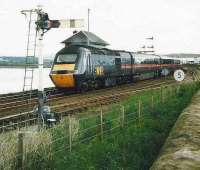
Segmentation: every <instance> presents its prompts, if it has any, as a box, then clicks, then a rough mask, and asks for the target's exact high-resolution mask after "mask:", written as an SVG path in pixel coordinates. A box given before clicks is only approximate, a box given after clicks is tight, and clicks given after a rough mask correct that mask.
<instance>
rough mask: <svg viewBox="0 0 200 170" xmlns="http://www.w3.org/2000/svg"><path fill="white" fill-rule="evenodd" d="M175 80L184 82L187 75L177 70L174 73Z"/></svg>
mask: <svg viewBox="0 0 200 170" xmlns="http://www.w3.org/2000/svg"><path fill="white" fill-rule="evenodd" d="M174 78H175V80H176V81H183V80H184V78H185V73H184V71H183V70H176V71H175V72H174Z"/></svg>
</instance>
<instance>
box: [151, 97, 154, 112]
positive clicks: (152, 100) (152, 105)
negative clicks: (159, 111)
mask: <svg viewBox="0 0 200 170" xmlns="http://www.w3.org/2000/svg"><path fill="white" fill-rule="evenodd" d="M151 108H152V110H153V108H154V96H153V94H152V96H151Z"/></svg>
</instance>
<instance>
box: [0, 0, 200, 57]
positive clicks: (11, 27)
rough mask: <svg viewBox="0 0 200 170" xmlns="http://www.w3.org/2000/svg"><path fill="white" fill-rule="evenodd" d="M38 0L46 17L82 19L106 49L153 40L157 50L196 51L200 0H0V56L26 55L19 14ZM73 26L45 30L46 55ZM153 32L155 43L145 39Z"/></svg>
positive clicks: (24, 27) (199, 38) (24, 32)
mask: <svg viewBox="0 0 200 170" xmlns="http://www.w3.org/2000/svg"><path fill="white" fill-rule="evenodd" d="M38 4H40V5H42V6H43V10H44V11H45V12H47V13H48V14H49V17H50V19H67V18H85V20H86V22H85V23H86V26H85V28H84V29H85V30H87V9H88V8H90V9H91V13H90V14H91V15H90V18H91V19H90V31H91V32H93V33H95V34H97V35H98V36H100V37H101V38H103V39H104V40H106V41H107V42H109V43H110V44H111V46H110V48H114V49H123V50H131V51H137V50H139V49H140V47H141V46H142V45H144V44H147V45H151V43H153V44H154V46H155V49H156V52H157V53H160V54H166V53H180V52H181V53H200V19H199V17H200V0H123V1H122V0H1V5H0V23H1V27H0V55H14V56H19V55H21V56H24V55H25V47H26V42H27V37H26V35H27V27H28V26H27V20H26V19H25V17H24V16H23V15H22V14H20V11H21V10H23V9H31V8H34V7H36V6H37V5H38ZM72 32H73V29H54V30H53V29H52V30H51V31H49V32H48V33H46V35H45V37H44V38H45V40H44V54H45V55H47V54H54V53H56V51H58V50H59V49H60V48H62V47H63V45H62V44H60V42H61V41H62V40H64V39H66V38H68V37H69V36H71V35H72ZM151 36H154V37H155V40H154V41H153V42H148V41H146V40H145V38H146V37H151Z"/></svg>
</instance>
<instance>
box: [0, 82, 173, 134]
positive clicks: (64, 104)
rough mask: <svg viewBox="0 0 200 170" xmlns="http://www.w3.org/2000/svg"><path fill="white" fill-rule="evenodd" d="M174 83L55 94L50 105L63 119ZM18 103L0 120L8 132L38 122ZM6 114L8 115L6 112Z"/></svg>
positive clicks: (30, 111)
mask: <svg viewBox="0 0 200 170" xmlns="http://www.w3.org/2000/svg"><path fill="white" fill-rule="evenodd" d="M172 83H175V82H174V80H164V79H161V80H160V79H159V80H145V81H142V82H137V83H131V84H126V85H121V86H117V87H113V88H107V89H101V90H95V91H90V92H87V93H84V94H71V95H68V96H66V95H64V94H55V95H52V96H51V97H50V98H49V99H48V104H49V105H50V107H51V110H52V111H53V112H55V113H57V115H58V116H59V117H62V116H65V115H67V114H69V113H70V114H72V113H75V112H78V111H81V110H84V109H87V108H89V107H95V106H99V105H107V104H110V103H115V102H119V101H120V100H122V99H124V98H127V97H128V96H129V95H131V94H133V93H137V92H141V91H143V90H146V89H152V88H158V87H160V86H162V85H169V84H172ZM17 103H18V104H19V105H17V106H16V105H15V106H12V105H10V106H8V107H14V108H12V109H11V108H10V109H9V111H10V114H9V115H7V116H2V117H1V118H0V128H1V129H4V130H7V129H9V128H10V127H12V128H10V129H13V128H14V129H15V128H16V127H19V122H21V125H22V126H24V125H25V124H26V123H27V122H28V124H33V123H34V122H35V121H37V115H36V114H34V112H35V111H34V110H33V109H31V110H28V109H27V105H25V104H21V102H17ZM12 104H14V103H12ZM15 104H16V103H15ZM34 104H35V99H33V101H32V106H33V105H34ZM7 105H8V104H7ZM8 107H7V109H6V111H7V113H9V111H8ZM29 108H30V107H29ZM32 108H33V107H32ZM1 109H2V108H1ZM13 110H15V112H13ZM11 111H12V112H11ZM0 113H3V112H0ZM4 113H6V112H5V110H4ZM13 126H14V127H13ZM1 129H0V131H1Z"/></svg>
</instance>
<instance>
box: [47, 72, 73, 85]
mask: <svg viewBox="0 0 200 170" xmlns="http://www.w3.org/2000/svg"><path fill="white" fill-rule="evenodd" d="M50 77H51V79H52V81H53V83H54V84H55V86H56V87H61V88H74V87H75V81H74V76H73V74H50Z"/></svg>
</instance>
